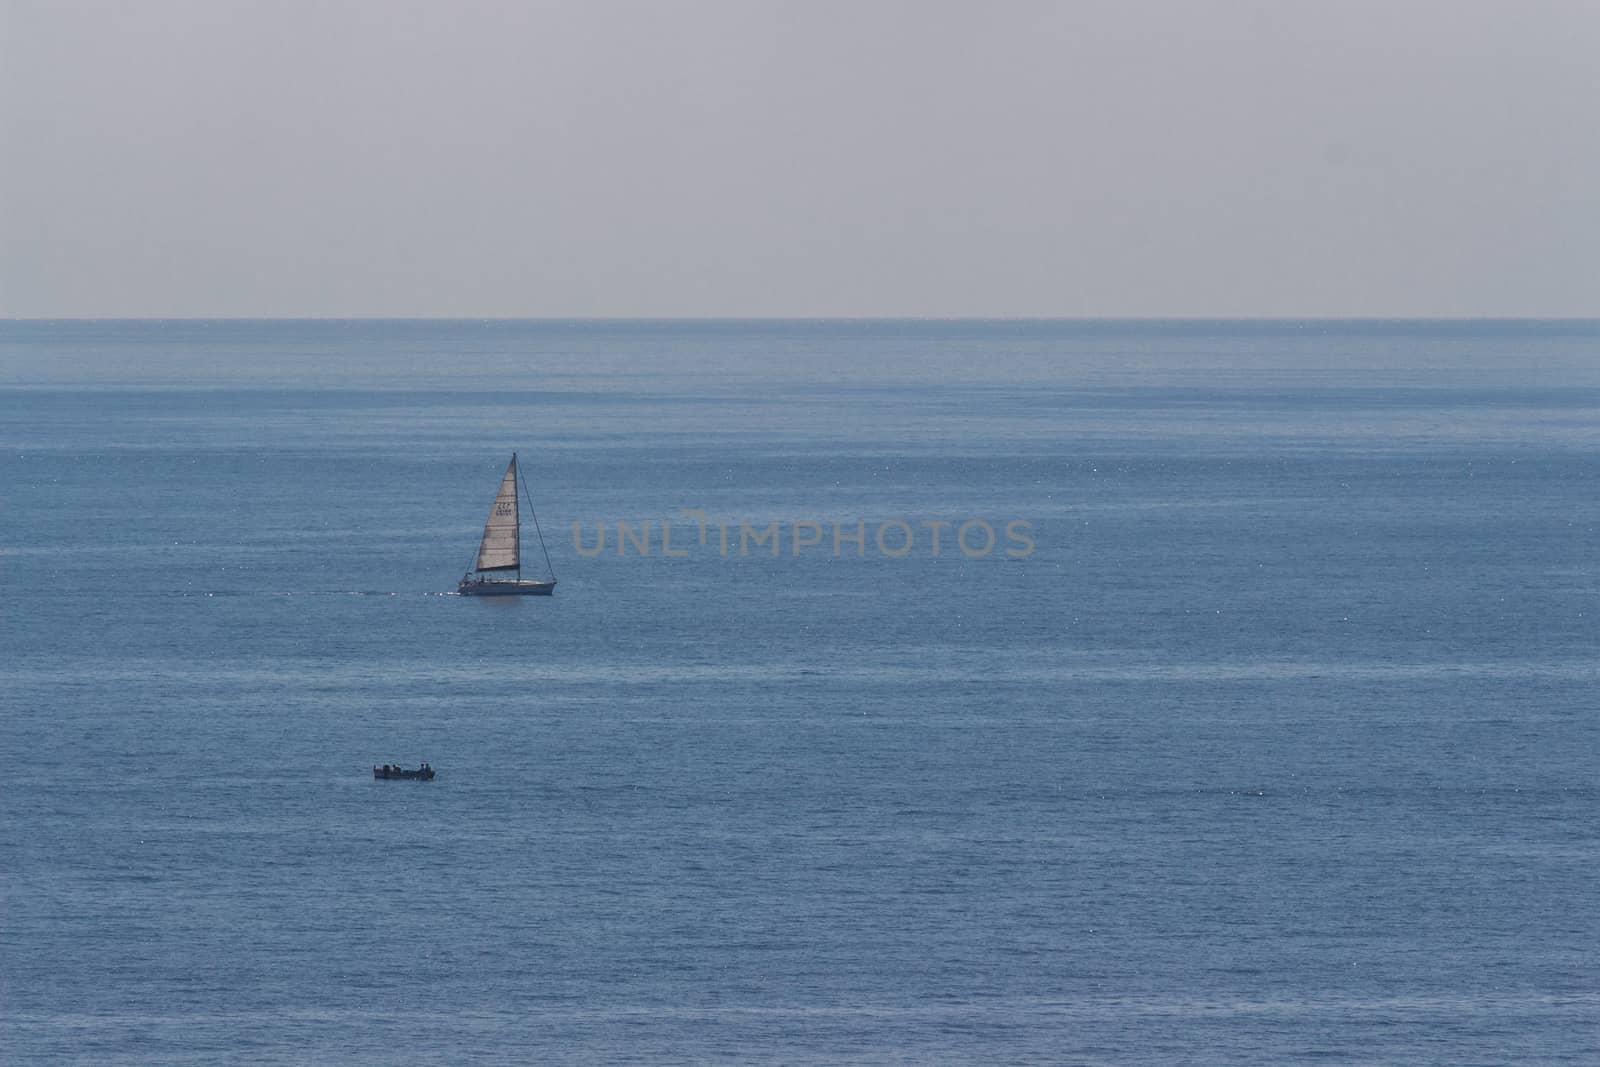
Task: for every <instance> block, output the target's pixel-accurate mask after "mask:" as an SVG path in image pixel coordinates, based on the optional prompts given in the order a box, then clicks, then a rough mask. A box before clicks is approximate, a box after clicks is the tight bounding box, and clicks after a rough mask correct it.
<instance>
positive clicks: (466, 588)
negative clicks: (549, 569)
mask: <svg viewBox="0 0 1600 1067" xmlns="http://www.w3.org/2000/svg"><path fill="white" fill-rule="evenodd" d="M555 590H556V583H555V580H554V579H551V580H550V581H547V582H539V581H534V580H533V579H531V578H517V579H509V578H508V579H496V578H463V579H461V582H460V584H458V585H457V586H456V592H458V593H460V594H461V595H462V596H549V595H550V594H551V593H554V592H555Z"/></svg>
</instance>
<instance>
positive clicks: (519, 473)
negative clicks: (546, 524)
mask: <svg viewBox="0 0 1600 1067" xmlns="http://www.w3.org/2000/svg"><path fill="white" fill-rule="evenodd" d="M517 477H518V478H521V479H522V489H523V492H524V493H525V494H526V495H527V497H528V514H529V515H532V516H533V530H534V533H537V534H538V535H539V551H541V552H543V553H544V567H545V570H547V571H549V572H550V577H552V578H554V577H555V576H556V569H555V566H554V565H553V564H552V563H551V562H550V550H549V549H548V548H546V547H544V530H542V529H540V527H539V513H538V512H537V511H535V510H533V493H532V491H530V490H529V489H528V476H527V475H526V474H523V473H522V467H521V466H520V465H518V467H517Z"/></svg>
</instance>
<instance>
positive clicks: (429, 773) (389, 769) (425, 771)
mask: <svg viewBox="0 0 1600 1067" xmlns="http://www.w3.org/2000/svg"><path fill="white" fill-rule="evenodd" d="M372 777H374V778H384V779H388V778H403V779H405V780H407V781H412V782H431V781H433V768H432V767H430V766H428V765H427V764H426V763H424V764H423V765H422V766H420V767H418V768H417V769H416V770H414V771H408V770H406V769H405V768H404V767H402V766H400V765H399V764H398V763H385V764H384V765H383V766H382V767H374V768H372Z"/></svg>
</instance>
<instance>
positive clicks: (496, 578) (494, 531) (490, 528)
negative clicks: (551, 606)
mask: <svg viewBox="0 0 1600 1067" xmlns="http://www.w3.org/2000/svg"><path fill="white" fill-rule="evenodd" d="M520 481H521V478H520V476H519V473H518V471H517V454H516V453H515V452H513V453H511V464H510V465H509V466H508V467H506V473H505V477H503V478H501V479H500V491H499V492H498V493H496V494H495V495H494V503H493V504H491V505H489V519H488V521H487V522H485V523H484V524H483V541H482V542H481V543H480V544H479V545H478V557H477V559H476V560H475V561H474V564H473V566H471V567H469V568H467V573H466V574H465V575H463V576H462V578H461V581H460V582H459V583H457V585H456V592H458V593H460V594H461V595H462V596H549V595H550V594H551V593H553V592H554V591H555V588H556V578H555V569H554V568H553V567H551V566H550V552H549V550H548V549H546V548H545V547H544V531H543V530H541V529H539V516H538V515H537V514H534V511H533V501H532V499H531V498H530V499H529V501H528V514H529V515H532V516H533V528H534V530H535V532H537V533H538V535H539V548H540V550H541V551H543V552H544V565H545V570H546V571H548V572H549V574H550V577H549V578H546V579H534V578H524V577H523V576H522V521H521V516H520V514H519V513H518V509H517V484H518V482H520ZM523 484H524V488H526V483H523Z"/></svg>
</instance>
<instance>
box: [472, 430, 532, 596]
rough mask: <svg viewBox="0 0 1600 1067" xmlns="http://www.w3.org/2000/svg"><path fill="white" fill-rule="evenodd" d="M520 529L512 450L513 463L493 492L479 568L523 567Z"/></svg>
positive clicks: (515, 455)
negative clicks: (496, 491)
mask: <svg viewBox="0 0 1600 1067" xmlns="http://www.w3.org/2000/svg"><path fill="white" fill-rule="evenodd" d="M519 542H520V530H519V528H518V526H517V454H516V453H515V452H513V453H511V464H510V466H508V467H506V476H505V477H504V478H502V479H500V491H499V492H498V493H496V494H495V495H494V503H493V504H492V505H490V507H489V521H488V522H486V523H484V524H483V543H482V544H481V545H479V546H478V570H480V571H508V570H511V569H513V568H520V567H521V563H520V562H519V560H518V559H517V549H518V547H519Z"/></svg>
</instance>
